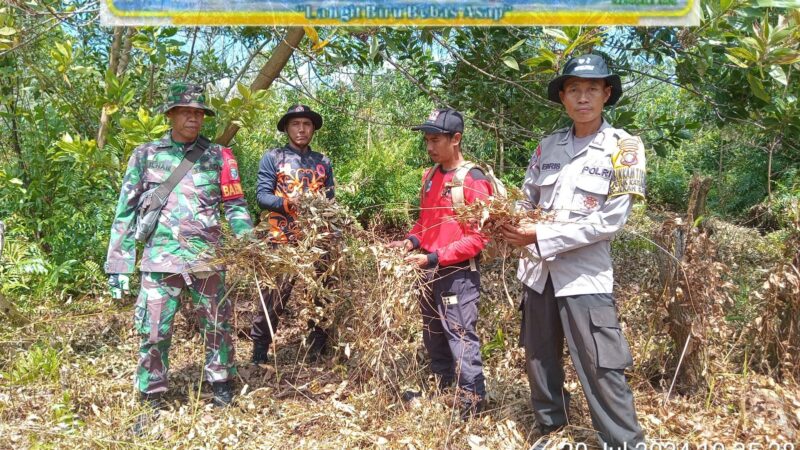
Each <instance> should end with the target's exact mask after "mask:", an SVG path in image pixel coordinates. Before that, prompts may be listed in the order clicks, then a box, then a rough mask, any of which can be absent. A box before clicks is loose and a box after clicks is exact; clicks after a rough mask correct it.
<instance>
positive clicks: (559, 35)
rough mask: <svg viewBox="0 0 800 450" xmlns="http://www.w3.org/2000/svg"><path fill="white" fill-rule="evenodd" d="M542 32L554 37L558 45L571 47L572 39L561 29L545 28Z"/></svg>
mask: <svg viewBox="0 0 800 450" xmlns="http://www.w3.org/2000/svg"><path fill="white" fill-rule="evenodd" d="M542 31H544V34H546V35H548V36H552V37H554V38H555V39H556V41H557V42H558V43H560V44H564V45H569V42H570V38H569V37H568V36H567V35H566V33H564V32H563V31H561V30H560V29H559V28H545V29H543V30H542Z"/></svg>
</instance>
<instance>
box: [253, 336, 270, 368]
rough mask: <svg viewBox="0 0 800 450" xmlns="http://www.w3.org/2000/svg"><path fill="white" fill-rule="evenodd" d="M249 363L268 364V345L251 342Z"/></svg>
mask: <svg viewBox="0 0 800 450" xmlns="http://www.w3.org/2000/svg"><path fill="white" fill-rule="evenodd" d="M251 361H252V362H253V364H256V365H258V364H266V363H267V362H269V344H267V343H266V342H258V341H253V358H252V359H251Z"/></svg>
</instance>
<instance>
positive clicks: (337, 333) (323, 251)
mask: <svg viewBox="0 0 800 450" xmlns="http://www.w3.org/2000/svg"><path fill="white" fill-rule="evenodd" d="M294 225H295V230H296V232H295V236H294V238H293V239H292V241H291V242H290V243H288V244H275V243H271V242H269V241H268V240H267V239H266V237H267V236H268V234H269V229H270V228H269V227H270V225H269V222H268V221H267V220H266V218H263V220H262V221H261V223H260V224H259V225H258V226H257V227H256V230H255V232H254V235H253V238H252V239H250V240H236V239H226V240H225V241H224V244H223V245H222V247H221V248H220V249H219V251H218V254H219V255H223V256H222V257H221V259H220V262H221V263H222V264H225V266H226V267H227V270H228V277H229V280H230V281H231V285H234V284H235V285H236V286H237V289H238V291H239V292H244V293H245V295H249V296H250V297H255V299H256V301H257V302H260V296H259V293H258V290H259V288H261V289H264V288H276V287H277V286H279V285H280V284H281V283H282V282H283V281H284V280H285V279H287V278H291V279H294V280H296V281H298V285H299V286H298V287H301V289H296V291H297V292H299V298H295V300H294V301H293V308H294V309H295V310H296V312H297V316H298V319H299V320H300V321H301V322H302V323H306V322H308V321H309V320H312V321H314V322H315V323H317V324H318V325H320V326H322V327H323V328H328V329H330V331H331V332H332V334H333V336H332V337H333V339H332V342H335V343H336V344H334V345H335V346H336V351H337V357H339V358H340V359H341V360H343V361H346V362H347V364H348V365H349V366H351V368H353V369H354V370H351V371H350V373H351V377H352V378H356V379H359V380H361V381H364V380H369V379H379V380H382V382H383V383H385V384H386V383H388V385H397V384H399V383H401V382H402V380H404V379H406V378H408V377H409V376H411V374H413V373H414V372H415V370H416V363H415V355H416V349H415V347H413V344H410V343H409V342H413V341H415V339H413V338H412V339H409V337H412V336H414V335H415V333H417V332H418V331H419V324H420V320H419V318H418V317H417V316H416V314H417V310H416V299H417V288H418V286H419V278H420V274H419V270H418V269H416V268H415V267H413V266H411V265H409V264H407V263H405V262H404V261H403V255H401V253H400V251H399V250H398V249H389V248H386V247H385V246H384V245H383V244H381V243H380V240H379V239H378V238H377V237H376V235H375V234H374V233H372V232H369V231H365V230H363V229H362V228H361V227H360V225H359V224H358V222H357V221H356V220H355V219H354V217H353V216H352V214H350V212H349V211H347V209H346V208H345V207H343V206H342V205H340V204H338V203H336V202H335V201H333V200H329V199H327V198H325V197H324V196H321V195H315V194H304V195H303V196H302V197H301V198H300V200H299V202H298V215H297V219H296V221H295V224H294Z"/></svg>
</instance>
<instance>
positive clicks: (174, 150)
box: [105, 84, 253, 407]
mask: <svg viewBox="0 0 800 450" xmlns="http://www.w3.org/2000/svg"><path fill="white" fill-rule="evenodd" d="M204 100H205V97H204V95H203V88H202V86H197V85H191V84H174V85H172V86H171V87H170V93H169V97H168V103H167V104H166V106H165V108H164V114H165V115H166V116H167V118H168V119H169V121H170V123H171V125H172V129H171V130H170V131H168V132H167V133H166V134H164V136H162V137H161V139H159V140H156V141H153V142H149V143H147V144H144V145H141V146H139V147H137V148H136V149H134V151H133V154H132V155H131V158H130V161H129V162H128V168H127V170H126V172H125V177H124V179H123V182H122V189H121V191H120V196H119V202H118V203H117V209H116V215H115V217H114V223H113V224H112V226H111V239H110V242H109V246H108V257H107V261H106V266H105V270H106V272H107V273H108V274H110V279H109V284H110V286H111V288H112V296H114V297H117V298H121V292H120V291H127V289H128V277H129V274H131V273H133V271H134V265H135V263H136V242H135V240H134V231H135V228H136V221H137V213H138V209H139V204H140V199H141V197H142V194H143V193H145V192H147V191H149V190H150V189H154V188H155V187H157V186H158V185H160V184H161V183H164V182H165V181H166V180H167V178H168V177H169V176H170V174H171V173H172V172H173V171H174V170H175V169H176V167H178V165H179V164H180V162H181V160H183V158H184V155H185V154H188V152H189V150H190V148H191V147H192V145H193V144H194V143H196V142H197V140H198V139H201V138H202V137H201V136H200V128H201V127H202V124H203V119H204V116H205V115H210V116H213V115H214V111H212V110H211V109H209V108H208V107H207V106H206V105H205V103H204ZM206 142H207V141H206ZM221 205H224V208H225V216H226V218H227V221H228V223H229V224H230V226H231V228H232V230H233V232H234V234H236V235H237V236H242V235H244V234H246V233H249V232H250V231H251V230H252V227H253V224H252V220H251V219H250V214H249V213H248V211H247V204H246V203H245V200H244V196H243V194H242V190H241V182H240V180H239V175H238V169H237V165H236V160H235V159H234V158H233V154H232V153H231V151H230V149H229V148H224V147H222V146H220V145H216V144H213V143H212V144H210V146H209V147H208V148H207V149H206V150H205V151H204V152H203V154H202V155H201V156H200V158H199V159H198V160H197V161H196V162H195V163H194V165H193V166H192V167H191V169H190V170H189V171H188V172H187V173H186V175H184V176H183V178H182V179H180V181H179V182H178V184H177V186H176V187H175V188H174V189H173V190H172V192H170V193H169V197H168V199H167V201H166V204H165V206H164V208H163V209H162V210H161V213H160V215H159V216H158V223H157V225H156V227H155V230H154V231H153V232H152V234H151V235H150V237H149V238H147V241H146V242H145V244H144V251H143V256H142V261H141V272H142V280H141V290H140V292H139V297H138V299H137V301H136V306H135V320H134V322H135V328H136V330H137V331H138V332H139V333H140V334H141V336H142V341H141V345H140V347H139V364H138V367H137V369H136V381H135V384H136V389H137V390H138V391H139V393H140V400H141V401H142V403H148V404H150V405H151V406H155V407H159V406H160V405H161V401H160V398H161V395H162V394H163V393H164V392H165V391H167V388H168V370H169V347H170V343H171V340H172V323H173V319H174V318H175V313H176V312H177V311H178V308H179V306H180V296H181V293H182V291H183V290H184V288H186V289H187V290H188V291H189V294H190V296H191V299H192V302H193V304H194V308H195V310H196V312H197V314H198V316H199V319H200V325H201V331H202V333H203V335H204V337H205V344H206V361H205V378H206V380H207V381H208V382H210V383H211V386H212V390H213V392H214V404H215V405H217V406H225V405H227V404H229V403H230V402H231V400H232V397H233V391H232V386H231V381H232V377H233V376H234V374H235V373H236V369H235V367H234V347H233V343H232V341H231V326H230V324H229V319H230V317H231V313H232V308H231V304H230V302H228V301H226V299H225V283H224V272H223V271H222V268H221V267H218V266H216V265H214V264H213V261H214V260H215V255H214V248H215V244H217V242H218V240H219V238H220V235H221V227H220V206H221Z"/></svg>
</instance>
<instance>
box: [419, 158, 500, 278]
mask: <svg viewBox="0 0 800 450" xmlns="http://www.w3.org/2000/svg"><path fill="white" fill-rule="evenodd" d="M429 170H432V169H429ZM455 172H456V171H455V169H454V170H450V171H444V170H442V169H441V167H440V168H439V169H438V170H437V171H436V173H435V174H434V175H433V177H432V178H431V180H430V181H428V182H427V183H426V185H425V186H423V190H422V201H421V202H420V213H419V219H417V222H416V223H415V224H414V227H413V228H411V232H410V233H409V234H408V239H409V240H411V242H412V243H413V244H414V248H421V249H422V250H424V251H425V252H427V253H428V266H429V267H433V266H436V265H440V266H449V265H453V264H458V263H460V262H464V261H467V260H469V259H470V258H473V257H475V256H477V255H478V254H479V253H480V252H481V250H483V248H484V246H486V242H487V241H488V239H487V238H486V236H484V235H482V234H481V233H479V232H478V231H477V230H476V229H474V228H473V227H471V226H467V225H462V224H461V223H459V222H458V220H456V217H455V211H454V210H453V200H452V198H451V196H450V186H449V185H448V184H449V183H450V182H451V181H452V180H453V176H454V175H455ZM426 178H427V172H426V174H425V175H424V176H423V177H422V179H423V180H425V179H426ZM491 194H492V185H491V183H490V182H489V180H488V179H487V178H486V176H484V174H483V172H482V171H481V170H480V169H476V168H473V169H472V170H470V171H469V173H467V176H466V178H465V179H464V201H465V202H466V204H468V205H469V204H470V203H472V202H474V201H475V200H477V199H485V198H488V197H489V196H490V195H491Z"/></svg>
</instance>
